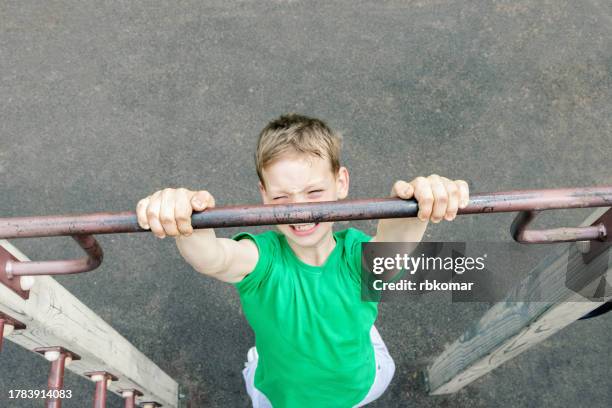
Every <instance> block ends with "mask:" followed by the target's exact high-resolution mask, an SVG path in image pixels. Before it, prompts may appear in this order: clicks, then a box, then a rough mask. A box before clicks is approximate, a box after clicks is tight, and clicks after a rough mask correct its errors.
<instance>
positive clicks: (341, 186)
mask: <svg viewBox="0 0 612 408" xmlns="http://www.w3.org/2000/svg"><path fill="white" fill-rule="evenodd" d="M336 185H337V188H338V199H340V200H343V199H345V198H346V197H347V196H348V192H349V172H348V169H347V168H346V167H344V166H343V167H340V169H338V175H337V176H336Z"/></svg>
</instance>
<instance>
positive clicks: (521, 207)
mask: <svg viewBox="0 0 612 408" xmlns="http://www.w3.org/2000/svg"><path fill="white" fill-rule="evenodd" d="M607 206H612V186H601V187H582V188H565V189H549V190H516V191H507V192H500V193H481V194H473V195H472V196H471V199H470V202H469V204H468V206H467V207H466V208H464V209H462V210H459V214H478V213H498V212H515V211H533V210H536V211H537V210H550V209H560V208H585V207H607ZM417 212H418V205H417V202H416V201H415V200H401V199H398V198H378V199H366V200H342V201H328V202H314V203H303V204H287V205H284V204H280V205H252V206H229V207H218V208H211V209H208V210H205V211H202V212H198V213H194V214H193V215H192V217H191V220H192V225H193V227H194V228H225V227H239V226H243V227H244V226H255V225H275V224H292V223H305V222H325V221H343V220H366V219H381V218H405V217H415V216H416V215H417ZM144 231H148V230H143V229H142V228H140V226H139V225H138V221H137V218H136V213H134V212H131V211H126V212H117V213H108V212H101V213H91V214H81V215H59V216H37V217H15V218H0V239H1V238H4V239H10V238H31V237H50V236H59V235H82V234H114V233H126V232H144Z"/></svg>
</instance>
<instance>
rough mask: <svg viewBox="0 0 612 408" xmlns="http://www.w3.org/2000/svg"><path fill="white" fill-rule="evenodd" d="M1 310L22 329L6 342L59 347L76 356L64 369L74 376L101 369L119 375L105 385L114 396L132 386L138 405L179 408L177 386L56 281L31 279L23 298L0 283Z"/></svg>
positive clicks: (12, 250)
mask: <svg viewBox="0 0 612 408" xmlns="http://www.w3.org/2000/svg"><path fill="white" fill-rule="evenodd" d="M0 246H2V247H3V248H4V249H6V250H7V251H9V252H10V253H11V254H12V255H13V256H15V257H16V258H17V259H19V260H20V261H28V260H29V259H28V258H27V257H26V256H25V255H24V254H23V253H21V251H19V250H18V249H17V248H15V247H14V246H13V245H12V244H11V243H10V242H8V241H6V240H0ZM0 311H2V312H4V313H6V314H7V315H9V316H11V317H13V318H15V319H17V320H19V321H21V322H23V323H25V324H26V326H27V328H26V329H25V330H20V331H15V332H14V333H13V334H12V335H10V336H7V337H6V340H10V341H12V342H14V343H16V344H18V345H20V346H22V347H24V348H26V349H28V350H30V351H32V350H34V349H35V348H37V347H47V346H62V347H64V348H66V349H68V350H70V351H73V352H75V353H76V354H78V355H80V356H81V360H78V361H74V362H72V363H71V364H70V365H69V366H68V367H66V369H68V370H70V371H72V372H74V373H76V374H77V375H80V376H82V377H84V378H87V379H88V380H89V378H88V377H86V376H84V375H83V373H85V372H88V371H99V370H105V371H108V372H110V373H112V374H114V375H116V376H117V377H119V380H118V381H115V382H113V383H112V384H111V385H110V387H109V390H110V391H112V392H114V393H116V394H118V395H121V394H120V393H119V390H120V389H126V388H137V389H139V390H140V391H141V392H142V393H143V394H144V396H143V397H142V398H143V399H142V400H143V401H158V402H159V403H161V404H162V405H163V406H164V407H171V408H175V407H177V406H178V384H177V383H176V382H175V381H174V380H173V379H172V378H171V377H170V376H168V375H167V374H166V373H165V372H163V371H162V370H161V369H160V368H159V367H158V366H157V365H156V364H155V363H153V362H152V361H151V360H150V359H149V358H148V357H147V356H145V355H144V354H143V353H141V352H140V351H139V350H138V349H136V348H135V347H134V346H133V345H132V344H131V343H130V342H129V341H127V340H126V339H125V338H124V337H123V336H121V335H120V334H119V333H118V332H117V331H116V330H115V329H113V328H112V327H111V326H110V325H109V324H108V323H106V322H105V321H104V320H102V319H101V318H100V317H99V316H98V315H97V314H96V313H94V312H93V311H92V310H91V309H89V308H88V307H87V306H85V305H84V304H83V303H82V302H81V301H79V300H78V299H77V298H76V297H75V296H74V295H72V294H71V293H70V292H68V290H66V289H65V288H64V287H63V286H62V285H60V284H59V283H58V282H57V281H55V279H53V278H51V277H49V276H38V277H36V282H35V284H34V286H33V287H32V289H30V297H29V299H28V300H23V299H22V298H21V297H20V296H18V295H17V294H15V293H14V292H13V291H11V290H10V289H8V288H7V287H6V286H4V285H1V284H0ZM36 355H37V357H36V358H43V357H42V356H41V355H39V354H36ZM93 387H94V384H93V383H92V392H93Z"/></svg>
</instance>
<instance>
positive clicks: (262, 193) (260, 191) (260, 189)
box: [257, 181, 266, 202]
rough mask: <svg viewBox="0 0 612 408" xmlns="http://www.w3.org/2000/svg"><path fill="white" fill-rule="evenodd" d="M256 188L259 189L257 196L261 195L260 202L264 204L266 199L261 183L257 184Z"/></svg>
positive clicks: (264, 189)
mask: <svg viewBox="0 0 612 408" xmlns="http://www.w3.org/2000/svg"><path fill="white" fill-rule="evenodd" d="M257 187H259V194H261V201H263V202H265V201H266V199H265V197H266V188H265V187H264V186H263V184H261V181H258V182H257Z"/></svg>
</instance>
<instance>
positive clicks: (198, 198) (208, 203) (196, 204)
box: [191, 190, 215, 211]
mask: <svg viewBox="0 0 612 408" xmlns="http://www.w3.org/2000/svg"><path fill="white" fill-rule="evenodd" d="M191 204H192V208H193V209H194V210H196V211H204V210H205V209H206V208H213V207H214V206H215V199H214V198H213V196H212V194H210V193H209V192H208V191H206V190H200V191H197V192H196V193H195V194H194V195H193V197H192V198H191Z"/></svg>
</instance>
